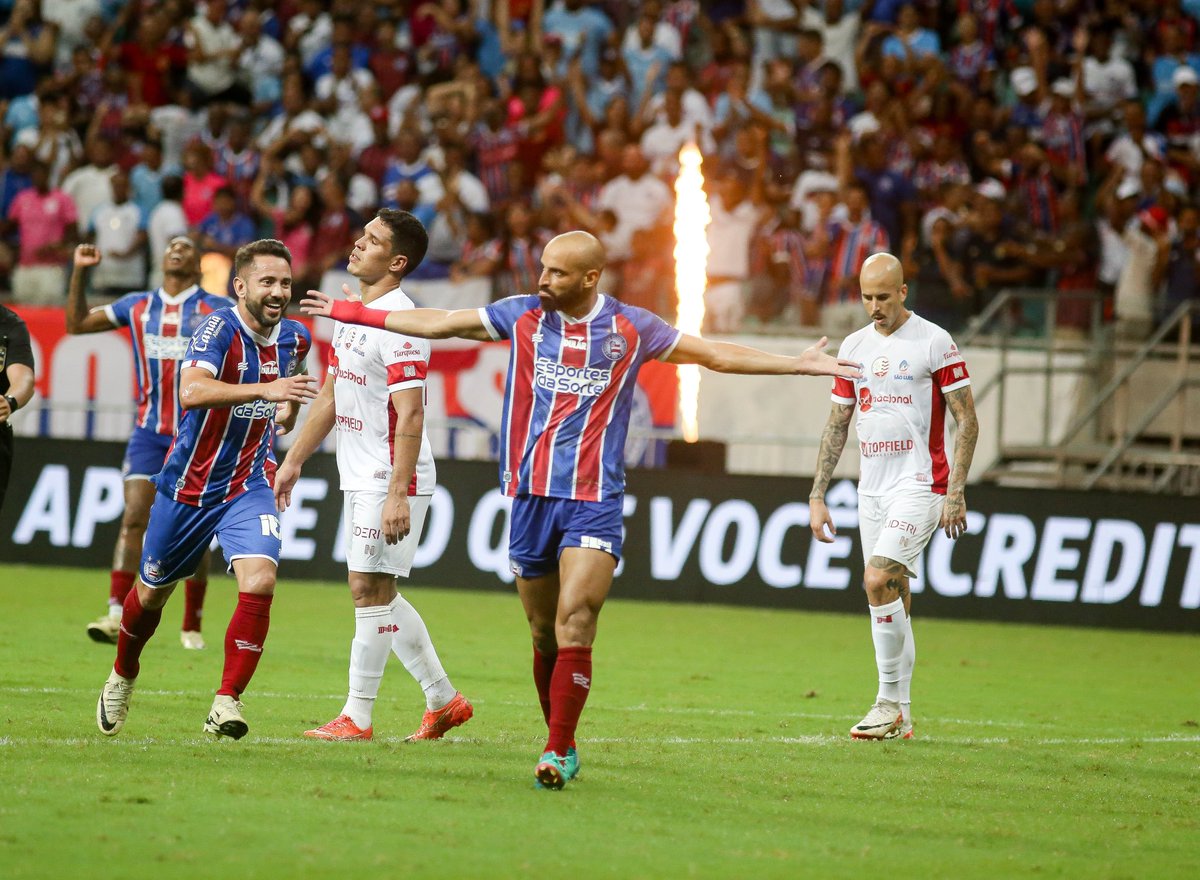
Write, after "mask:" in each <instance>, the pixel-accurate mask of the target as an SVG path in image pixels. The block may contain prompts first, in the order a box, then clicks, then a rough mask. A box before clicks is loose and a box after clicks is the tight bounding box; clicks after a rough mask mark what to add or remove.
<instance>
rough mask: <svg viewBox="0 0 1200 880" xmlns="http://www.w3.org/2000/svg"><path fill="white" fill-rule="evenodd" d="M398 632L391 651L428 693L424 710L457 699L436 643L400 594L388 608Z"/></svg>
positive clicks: (393, 635)
mask: <svg viewBox="0 0 1200 880" xmlns="http://www.w3.org/2000/svg"><path fill="white" fill-rule="evenodd" d="M388 608H389V609H391V614H392V623H394V624H395V625H396V631H395V632H394V633H392V651H393V652H394V653H395V655H396V656H397V657H399V658H400V662H401V663H403V664H404V668H405V669H407V670H408V674H409V675H411V676H412V677H413V678H415V679H416V680H417V682H418V683H419V684H420V685H421V690H423V691H424V692H425V706H426V707H427V708H429V709H440V708H442V707H443V706H445V705H446V704H447V703H449V702H450V701H451V700H453V699H454V695H455V693H457V691H455V690H454V685H452V684H451V683H450V679H449V677H448V676H447V675H446V670H444V669H443V668H442V661H441V660H439V659H438V655H437V651H436V650H434V647H433V641H432V640H431V639H430V638H429V630H428V629H427V628H426V626H425V621H424V620H422V619H421V615H420V614H418V613H417V609H416V608H413V607H412V605H410V604H409V603H408V601H407V600H405V598H404V597H403V596H401V595H399V594H397V595H396V598H395V599H393V600H392V604H390V605H389V606H388Z"/></svg>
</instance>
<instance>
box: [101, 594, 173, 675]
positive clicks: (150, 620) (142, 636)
mask: <svg viewBox="0 0 1200 880" xmlns="http://www.w3.org/2000/svg"><path fill="white" fill-rule="evenodd" d="M161 619H162V609H161V608H155V609H154V610H153V611H150V610H147V609H145V608H143V607H142V601H141V599H139V598H138V591H137V590H129V591H128V593H127V594H126V596H125V606H124V610H123V612H122V614H121V631H120V632H119V633H118V634H117V661H116V663H114V664H113V669H115V670H116V673H117V675H120V676H122V677H124V678H137V675H138V672H139V671H140V670H141V664H140V663H139V662H138V661H139V659H140V658H141V656H142V649H143V648H144V647H146V642H148V641H149V640H150V637H151V636H152V635H154V630H156V629H158V622H159V621H160V620H161Z"/></svg>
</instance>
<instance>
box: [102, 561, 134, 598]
mask: <svg viewBox="0 0 1200 880" xmlns="http://www.w3.org/2000/svg"><path fill="white" fill-rule="evenodd" d="M136 579H137V575H136V574H134V573H133V572H132V571H117V570H116V569H113V570H112V571H111V572H109V575H108V604H109V605H124V604H125V597H126V596H128V595H129V589H130V588H131V587H132V586H133V582H134V581H135V580H136Z"/></svg>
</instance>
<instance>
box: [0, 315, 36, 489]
mask: <svg viewBox="0 0 1200 880" xmlns="http://www.w3.org/2000/svg"><path fill="white" fill-rule="evenodd" d="M32 397H33V348H32V346H30V344H29V328H28V327H26V326H25V322H24V321H22V320H21V318H20V316H19V315H17V313H16V312H14V311H13V310H12V309H10V308H8V307H7V306H2V305H0V508H3V507H4V495H5V493H6V492H7V491H8V475H9V473H10V472H11V471H12V460H13V429H12V414H13V413H14V412H16V411H17V410H19V409H20V408H21V407H23V406H24V405H25V404H27V403H29V400H30V398H32Z"/></svg>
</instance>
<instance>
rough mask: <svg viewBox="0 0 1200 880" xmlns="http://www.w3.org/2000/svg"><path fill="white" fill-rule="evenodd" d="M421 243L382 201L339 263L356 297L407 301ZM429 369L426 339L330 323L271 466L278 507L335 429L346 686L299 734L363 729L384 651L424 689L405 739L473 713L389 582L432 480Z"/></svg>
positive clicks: (409, 219)
mask: <svg viewBox="0 0 1200 880" xmlns="http://www.w3.org/2000/svg"><path fill="white" fill-rule="evenodd" d="M428 245H429V235H428V234H427V233H426V231H425V227H423V226H422V225H421V221H419V220H418V219H417V218H416V217H414V216H413V215H412V214H410V213H408V212H407V211H397V210H391V209H386V208H385V209H384V210H382V211H380V212H379V214H378V215H377V216H376V217H375V219H373V220H372V221H371V222H370V223H368V224H367V225H366V228H365V229H363V233H362V235H360V236H359V238H358V240H357V241H356V242H355V243H354V250H353V251H351V252H350V259H349V261H348V262H347V271H348V272H349V273H350V274H351V275H353V276H355V277H356V278H357V279H358V281H359V286H360V289H361V293H362V304H363V306H364V307H366V308H369V309H375V310H381V311H382V312H385V313H386V312H387V311H390V310H393V309H396V310H398V309H411V308H413V303H412V300H410V299H409V298H408V296H407V295H406V294H405V293H404V291H403V290H401V289H400V280H401V279H402V278H403V277H404V276H405V275H407V274H408V273H409V272H411V271H413V270H414V269H416V268H417V266H419V265H420V264H421V260H422V259H424V257H425V251H426V249H427V247H428ZM346 292H347V293H349V292H350V291H349V288H347V289H346ZM428 367H429V342H428V341H427V340H424V339H415V338H412V337H405V336H400V335H398V334H395V333H388V332H387V331H385V330H379V329H375V328H370V327H358V326H354V325H347V324H338V325H337V327H336V329H335V330H334V334H333V359H332V360H331V362H330V364H329V378H328V379H326V380H325V386H324V387H323V388H322V389H321V393H320V394H319V395H318V396H317V399H316V401H315V402H314V403H313V405H312V407H311V408H310V410H309V413H308V418H307V419H306V420H305V422H304V427H303V428H301V429H300V432H299V433H298V434H297V435H296V439H295V441H294V442H293V443H292V446H291V448H290V449H289V450H288V453H287V458H285V459H284V461H283V464H282V465H280V467H279V471H278V473H276V475H275V499H276V505H277V507H278V509H279V511H280V512H281V513H282V512H283V511H284V510H285V509H286V508H287V506H288V504H289V503H291V493H292V488H293V487H294V486H295V485H296V480H298V479H299V478H300V469H301V467H303V465H304V462H305V461H307V460H308V458H309V456H311V455H312V454H313V453H314V452H316V451H317V449H318V448H320V445H321V441H322V440H324V439H325V437H326V436H327V435H328V434H329V432H330V431H331V430H333V429H334V428H336V430H337V462H338V473H339V475H340V476H341V486H342V492H343V493H344V495H345V506H344V516H345V521H344V525H343V529H342V530H343V532H344V533H345V535H346V543H347V547H346V564H347V567H348V568H349V570H350V573H349V582H350V596H351V598H352V599H353V600H354V641H352V642H351V643H350V690H349V694H348V696H347V697H346V704H345V706H344V707H343V708H342V711H341V712H340V713H339V714H338V716H337V717H336V718H334V719H333V720H332V721H330V722H328V723H326V724H323V725H322V726H321V727H318V728H316V729H315V730H307V731H305V733H304V735H305V736H310V737H313V738H315V739H323V740H335V741H346V740H360V739H370V738H371V736H372V734H373V732H374V727H373V726H372V724H371V716H372V712H373V710H374V706H375V698H376V696H377V695H378V693H379V685H380V682H381V681H382V679H383V673H384V669H385V668H386V667H387V661H388V653H389V651H390V652H394V653H395V654H396V656H397V657H398V658H400V662H401V663H403V664H404V668H405V669H407V670H408V671H409V674H410V675H412V677H413V678H414V679H416V680H417V682H418V683H419V684H420V685H421V689H422V690H423V691H424V692H425V715H424V718H423V719H422V721H421V725H420V727H418V728H417V730H416V731H415V732H414V733H413V734H411V735H410V736H409V737H408V741H410V742H412V741H415V740H421V739H440V738H441V737H442V736H444V735H445V733H446V731H448V730H450V729H451V728H454V727H457V726H458V725H460V724H464V723H465V722H466V721H467V720H468V719H470V717H471V715H472V712H473V710H472V707H471V704H470V703H469V702H467V699H466V698H465V697H464V696H463V695H462V694H460V693H459V692H458V691H456V690H455V689H454V685H452V684H451V683H450V678H449V677H448V676H447V675H446V673H445V670H443V668H442V663H441V660H439V659H438V655H437V651H436V650H435V649H434V647H433V642H432V640H431V639H430V638H429V630H428V629H427V628H426V626H425V621H423V620H422V619H421V615H420V614H419V613H417V609H415V608H414V607H413V606H412V605H411V604H409V603H408V601H407V600H405V598H404V597H403V596H401V595H400V594H399V593H398V592H397V591H396V578H397V577H408V573H409V571H410V570H411V569H412V564H413V557H414V556H415V555H416V552H417V542H418V541H419V540H420V538H421V526H422V524H424V522H425V515H426V514H427V513H428V512H429V503H430V498H431V496H432V495H433V490H434V486H435V485H436V482H437V473H436V471H435V469H434V462H433V452H432V450H431V449H430V446H429V438H428V437H427V436H426V435H425V374H426V371H427V370H428Z"/></svg>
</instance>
